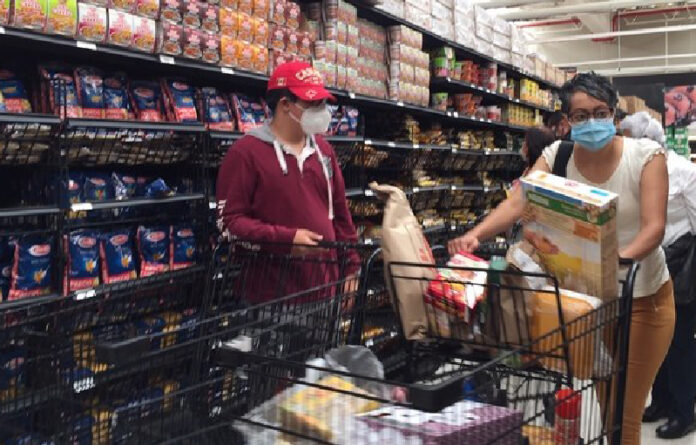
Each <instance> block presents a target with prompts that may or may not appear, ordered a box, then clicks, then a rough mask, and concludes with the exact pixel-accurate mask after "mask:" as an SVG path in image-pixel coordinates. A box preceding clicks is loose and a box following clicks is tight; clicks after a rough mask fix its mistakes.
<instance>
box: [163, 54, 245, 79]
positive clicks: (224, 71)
mask: <svg viewBox="0 0 696 445" xmlns="http://www.w3.org/2000/svg"><path fill="white" fill-rule="evenodd" d="M160 57H161V56H160ZM160 60H161V59H160ZM173 60H174V59H172V64H174V61H173ZM162 63H166V62H162ZM220 71H221V72H222V74H232V75H234V70H233V69H232V68H229V67H226V66H223V67H221V68H220Z"/></svg>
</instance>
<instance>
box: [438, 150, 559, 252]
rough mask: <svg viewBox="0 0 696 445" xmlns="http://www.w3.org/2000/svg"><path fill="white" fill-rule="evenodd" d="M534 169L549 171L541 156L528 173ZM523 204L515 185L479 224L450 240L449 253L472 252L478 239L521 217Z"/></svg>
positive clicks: (518, 189)
mask: <svg viewBox="0 0 696 445" xmlns="http://www.w3.org/2000/svg"><path fill="white" fill-rule="evenodd" d="M536 170H542V171H545V172H550V171H551V169H550V168H549V166H548V165H547V164H546V160H544V158H543V157H540V158H539V159H538V160H537V162H536V164H534V167H533V168H532V169H531V171H530V173H531V172H533V171H536ZM525 205H526V202H525V199H524V195H523V194H522V187H519V186H518V187H515V188H514V189H513V190H512V191H511V193H510V196H509V197H508V198H507V199H506V200H505V201H503V202H501V203H500V204H499V205H498V207H496V208H495V210H493V211H492V212H491V213H490V214H489V215H488V216H487V217H486V218H485V219H484V220H483V221H481V223H480V224H478V225H477V226H476V227H474V228H473V229H471V230H470V231H469V232H467V233H466V235H464V236H462V237H459V238H457V239H454V240H452V241H451V242H450V245H449V251H450V253H452V254H454V253H458V252H472V251H474V250H476V249H477V248H478V244H479V241H485V240H487V239H489V238H492V237H494V236H496V235H498V234H499V233H502V232H505V231H506V230H508V229H509V228H510V227H512V225H513V224H515V222H517V221H518V220H519V219H520V217H522V214H523V213H524V209H525Z"/></svg>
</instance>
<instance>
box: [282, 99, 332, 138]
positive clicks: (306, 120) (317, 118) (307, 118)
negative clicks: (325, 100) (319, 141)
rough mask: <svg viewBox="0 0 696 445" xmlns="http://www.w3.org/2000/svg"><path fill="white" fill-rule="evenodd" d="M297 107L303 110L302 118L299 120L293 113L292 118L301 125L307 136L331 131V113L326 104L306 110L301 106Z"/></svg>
mask: <svg viewBox="0 0 696 445" xmlns="http://www.w3.org/2000/svg"><path fill="white" fill-rule="evenodd" d="M295 105H297V108H299V109H300V110H302V117H301V118H300V119H297V118H296V117H295V116H294V115H293V114H292V113H290V117H291V118H292V119H293V120H294V121H295V122H297V123H298V124H300V127H302V131H304V133H305V134H306V135H307V136H313V135H315V134H323V133H326V130H328V129H329V124H331V112H330V111H329V107H327V106H326V104H324V105H321V106H319V107H312V108H304V107H302V106H301V105H299V104H295Z"/></svg>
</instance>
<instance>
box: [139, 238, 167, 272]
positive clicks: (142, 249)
mask: <svg viewBox="0 0 696 445" xmlns="http://www.w3.org/2000/svg"><path fill="white" fill-rule="evenodd" d="M138 251H139V253H140V276H141V277H149V276H151V275H155V274H158V273H162V272H167V271H168V270H169V227H166V226H155V227H145V226H140V227H138Z"/></svg>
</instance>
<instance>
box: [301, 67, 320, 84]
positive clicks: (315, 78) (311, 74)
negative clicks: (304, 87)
mask: <svg viewBox="0 0 696 445" xmlns="http://www.w3.org/2000/svg"><path fill="white" fill-rule="evenodd" d="M295 77H296V78H297V80H299V81H300V82H303V83H309V84H314V85H321V84H322V83H323V80H322V78H321V74H320V73H319V71H317V70H315V69H314V68H304V69H302V70H300V71H298V72H297V73H295Z"/></svg>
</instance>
